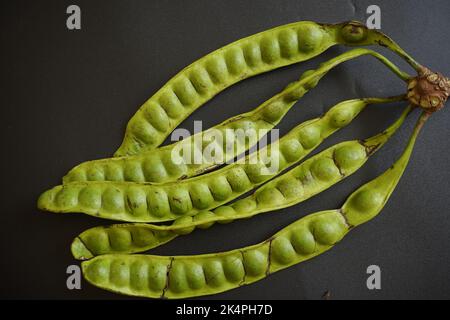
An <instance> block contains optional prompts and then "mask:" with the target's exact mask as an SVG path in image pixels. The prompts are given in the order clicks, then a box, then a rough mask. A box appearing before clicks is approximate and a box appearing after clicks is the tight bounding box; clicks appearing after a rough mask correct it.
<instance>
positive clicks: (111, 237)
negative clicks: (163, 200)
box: [72, 107, 411, 260]
mask: <svg viewBox="0 0 450 320" xmlns="http://www.w3.org/2000/svg"><path fill="white" fill-rule="evenodd" d="M410 110H411V107H408V108H407V109H406V110H405V111H404V112H403V114H402V115H401V117H400V118H399V119H398V120H397V121H396V122H395V123H393V124H392V125H391V126H390V127H389V128H388V129H386V130H385V131H384V132H382V133H380V134H378V135H375V136H373V137H371V138H369V139H366V140H362V141H361V140H353V141H346V142H342V143H339V144H337V145H335V146H332V147H330V148H328V149H326V150H324V151H322V152H320V153H319V154H317V155H315V156H314V157H311V158H310V159H308V160H306V161H304V162H303V163H301V164H300V165H298V166H297V167H295V168H293V169H291V170H289V171H287V172H286V173H284V174H282V175H280V176H278V177H276V178H275V179H273V180H272V181H270V182H268V183H266V184H265V185H263V186H261V187H260V188H258V189H257V190H256V191H255V192H253V194H251V195H249V196H248V197H246V198H244V199H241V200H238V201H236V202H234V203H233V204H230V205H224V206H221V207H218V208H216V209H215V210H213V211H204V212H201V213H199V214H197V215H195V216H193V217H190V216H186V217H181V218H178V219H177V220H175V221H174V223H173V224H172V225H151V224H118V225H112V226H108V227H95V228H92V229H88V230H86V231H84V232H83V233H81V234H80V235H79V236H78V237H77V238H75V240H74V241H73V243H72V254H73V256H74V257H75V258H76V259H81V260H84V259H90V258H92V257H93V256H96V255H101V254H108V253H135V252H143V251H146V250H149V249H152V248H154V247H157V246H159V245H161V244H163V243H166V242H168V241H170V240H172V239H174V238H175V237H176V236H177V235H182V234H188V233H190V232H192V231H193V230H194V229H195V228H196V227H198V228H208V227H210V226H211V225H213V224H214V223H228V222H231V221H233V220H235V219H244V218H249V217H252V216H255V215H257V214H260V213H263V212H268V211H274V210H278V209H281V208H286V207H290V206H293V205H295V204H298V203H300V202H302V201H305V200H307V199H309V198H311V197H312V196H314V195H316V194H318V193H320V192H322V191H324V190H326V189H328V188H329V187H331V186H333V185H334V184H336V183H338V182H340V181H342V180H343V179H344V178H346V177H348V176H349V175H351V174H352V173H354V172H356V171H357V170H358V169H359V168H360V167H361V166H362V165H363V164H364V163H365V162H366V161H367V159H368V158H369V157H370V155H372V154H373V153H374V152H376V151H377V150H378V149H379V148H381V147H382V146H383V145H384V144H385V143H386V141H388V139H389V138H390V137H391V136H392V135H393V134H394V133H395V132H396V130H397V129H398V128H399V127H400V126H401V124H402V123H403V121H404V119H405V117H406V116H407V115H408V113H409V112H410ZM137 231H139V233H140V234H148V236H149V238H150V240H149V241H148V242H145V241H141V240H140V238H141V237H139V236H134V233H136V232H137ZM159 232H161V233H162V236H163V237H164V240H163V241H161V242H159V241H158V238H157V237H158V235H159ZM135 238H136V239H139V241H134V239H135ZM169 238H170V239H169Z"/></svg>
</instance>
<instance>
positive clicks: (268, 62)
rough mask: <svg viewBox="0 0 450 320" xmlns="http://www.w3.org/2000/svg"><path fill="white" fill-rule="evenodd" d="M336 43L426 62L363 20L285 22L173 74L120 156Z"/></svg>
mask: <svg viewBox="0 0 450 320" xmlns="http://www.w3.org/2000/svg"><path fill="white" fill-rule="evenodd" d="M336 44H343V45H349V46H366V45H381V46H383V47H387V48H389V49H391V50H392V51H394V52H395V53H397V54H398V55H399V56H400V57H402V58H404V59H405V60H406V61H407V62H408V63H410V64H411V65H412V66H413V67H414V68H415V69H416V70H419V67H420V65H419V64H418V63H417V62H415V61H414V59H413V58H412V57H410V56H409V55H408V54H407V53H406V52H404V51H403V50H402V49H401V48H400V47H399V46H398V45H397V44H396V43H395V42H394V41H393V40H392V39H390V38H389V37H387V36H386V35H384V34H383V33H381V32H380V31H378V30H374V29H368V28H367V27H366V26H364V25H363V24H361V23H359V22H344V23H339V24H320V23H315V22H310V21H300V22H295V23H291V24H287V25H283V26H279V27H277V28H274V29H270V30H267V31H264V32H261V33H258V34H254V35H251V36H249V37H246V38H243V39H241V40H238V41H236V42H233V43H231V44H229V45H227V46H224V47H222V48H220V49H218V50H216V51H214V52H212V53H209V54H207V55H206V56H204V57H203V58H201V59H199V60H197V61H195V62H194V63H192V64H191V65H189V66H188V67H186V68H185V69H183V70H182V71H180V72H179V73H178V74H177V75H175V76H174V77H173V78H171V79H170V80H169V81H168V82H167V83H166V84H165V85H164V86H163V87H162V88H161V89H159V90H158V91H157V92H156V93H155V94H154V95H153V96H152V97H151V98H149V99H148V100H147V101H146V102H145V103H144V104H143V105H142V106H141V107H140V108H139V110H138V111H137V112H136V114H135V115H134V116H133V117H132V118H131V120H130V121H129V123H128V125H127V128H126V131H125V137H124V140H123V142H122V144H121V146H120V147H119V149H118V150H117V151H116V153H115V156H125V155H133V154H137V153H139V152H142V151H145V150H151V149H154V148H155V147H157V146H159V145H160V144H161V143H162V142H163V141H164V140H165V138H166V137H167V136H168V135H169V134H170V132H172V130H173V129H174V128H176V127H177V126H178V124H180V123H181V122H182V121H183V120H184V119H186V118H187V117H188V116H189V115H190V114H191V113H192V112H193V111H194V110H196V109H197V108H199V107H200V106H201V105H203V104H204V103H205V102H207V101H208V100H210V99H211V98H212V97H213V96H215V95H216V94H218V93H219V92H221V91H222V90H224V89H225V88H227V87H229V86H231V85H233V84H235V83H237V82H239V81H241V80H243V79H246V78H249V77H252V76H254V75H257V74H260V73H264V72H267V71H270V70H274V69H277V68H280V67H283V66H287V65H290V64H293V63H297V62H301V61H305V60H308V59H311V58H313V57H315V56H317V55H319V54H320V53H322V52H324V51H325V50H326V49H328V48H329V47H331V46H334V45H336Z"/></svg>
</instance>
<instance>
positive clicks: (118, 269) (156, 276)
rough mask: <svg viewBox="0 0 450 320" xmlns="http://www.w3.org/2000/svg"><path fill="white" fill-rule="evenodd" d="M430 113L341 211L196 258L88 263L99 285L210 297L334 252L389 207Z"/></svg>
mask: <svg viewBox="0 0 450 320" xmlns="http://www.w3.org/2000/svg"><path fill="white" fill-rule="evenodd" d="M427 117H428V114H426V113H424V116H422V117H421V118H420V120H419V123H418V125H417V126H416V129H415V130H414V133H413V135H412V137H411V138H410V142H409V143H408V146H407V147H406V149H405V151H404V153H403V154H402V156H401V157H400V158H399V159H398V160H397V161H396V162H395V164H394V165H393V166H392V167H391V168H389V169H388V170H387V171H386V172H384V173H383V174H382V175H380V176H379V177H377V178H375V179H374V180H372V181H370V182H369V183H367V184H365V185H363V186H362V187H360V188H359V189H357V190H356V191H354V192H353V193H352V194H351V195H350V197H349V198H348V199H347V200H346V201H345V203H344V205H343V206H342V207H341V208H340V209H336V210H327V211H321V212H318V213H314V214H310V215H307V216H305V217H303V218H301V219H299V220H297V221H296V222H294V223H292V224H290V225H289V226H287V227H285V228H283V229H282V230H281V231H279V232H277V233H276V234H274V235H273V236H272V237H270V238H269V239H267V240H266V241H264V242H261V243H259V244H256V245H253V246H249V247H244V248H240V249H235V250H231V251H227V252H222V253H210V254H203V255H191V256H155V255H126V254H111V255H101V256H98V257H95V258H93V259H91V260H88V261H84V262H82V264H81V266H82V270H83V275H84V277H85V279H86V280H87V281H89V282H90V283H92V284H93V285H95V286H97V287H100V288H104V289H107V290H110V291H113V292H117V293H121V294H126V295H133V296H143V297H149V298H170V299H176V298H188V297H194V296H203V295H210V294H215V293H220V292H223V291H227V290H231V289H234V288H237V287H240V286H242V285H246V284H250V283H253V282H256V281H258V280H260V279H263V278H265V277H267V276H268V275H270V274H272V273H274V272H277V271H280V270H282V269H285V268H287V267H290V266H292V265H295V264H298V263H301V262H303V261H306V260H308V259H311V258H313V257H315V256H318V255H320V254H321V253H323V252H325V251H327V250H329V249H331V248H332V247H333V246H334V245H335V244H337V243H338V242H339V241H341V240H342V239H343V238H344V236H345V235H346V234H347V233H348V232H349V231H350V230H351V229H352V228H353V227H356V226H358V225H360V224H362V223H365V222H367V221H369V220H371V219H373V218H374V217H375V216H376V215H378V213H379V212H380V211H381V210H382V209H383V207H384V205H385V204H386V202H387V201H388V199H389V197H390V195H391V194H392V192H393V191H394V189H395V187H396V185H397V183H398V181H399V180H400V178H401V176H402V174H403V172H404V170H405V168H406V166H407V164H408V160H409V158H410V155H411V152H412V149H413V146H414V143H415V139H416V137H417V134H418V132H419V130H420V127H421V126H422V125H423V122H424V121H425V120H426V118H427Z"/></svg>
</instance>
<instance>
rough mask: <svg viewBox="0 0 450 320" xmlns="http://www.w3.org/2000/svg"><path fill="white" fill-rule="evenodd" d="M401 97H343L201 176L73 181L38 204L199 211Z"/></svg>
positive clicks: (137, 217) (169, 213)
mask: <svg viewBox="0 0 450 320" xmlns="http://www.w3.org/2000/svg"><path fill="white" fill-rule="evenodd" d="M402 98H403V97H401V96H400V97H393V98H387V99H382V98H367V99H356V100H349V101H344V102H342V103H340V104H338V105H336V106H334V107H333V108H331V109H330V110H329V111H328V112H327V113H326V114H325V115H324V116H323V117H320V118H316V119H312V120H309V121H306V122H305V123H302V124H300V125H299V126H297V127H295V128H294V129H292V130H291V131H290V132H289V133H288V134H286V135H285V136H283V137H282V138H281V139H279V140H278V141H276V142H274V143H272V144H270V145H268V146H266V147H264V148H261V149H260V150H258V151H257V152H255V153H252V154H250V155H248V156H246V157H245V158H243V160H242V159H241V160H239V161H237V162H235V163H233V164H230V165H227V166H225V167H223V168H222V169H220V170H217V171H213V172H210V173H208V174H205V175H202V176H198V177H194V178H191V179H186V180H182V181H179V182H176V183H165V184H136V183H127V182H97V181H89V182H73V183H69V184H65V185H62V186H57V187H55V188H53V189H51V190H49V191H47V192H45V193H44V194H43V195H42V196H41V197H40V199H39V201H38V205H39V207H40V208H41V209H45V210H48V211H54V212H84V213H87V214H90V215H95V216H98V217H101V218H107V219H114V220H124V221H130V222H155V221H168V220H174V219H177V218H179V217H180V216H189V215H195V214H196V213H199V212H200V211H203V210H208V209H212V208H215V207H218V206H219V205H221V204H224V203H227V202H229V201H231V200H233V199H235V198H236V197H238V196H239V195H241V194H243V193H245V192H247V191H249V190H251V189H253V188H254V187H255V186H257V185H259V184H262V183H263V182H265V181H267V180H269V179H270V178H272V177H273V176H275V175H276V174H278V173H279V172H281V171H282V170H283V169H285V168H287V167H288V166H291V165H293V164H295V163H297V162H299V161H300V160H301V159H303V158H304V157H305V156H306V155H307V154H309V153H310V152H311V151H313V150H314V149H315V148H316V147H317V146H319V145H320V143H321V142H322V141H323V140H324V139H325V138H327V137H328V136H329V135H331V134H332V133H334V132H336V131H337V130H339V129H340V128H342V127H344V126H345V125H347V124H348V123H350V122H351V121H352V120H353V118H354V117H356V116H357V115H358V114H359V113H360V111H361V110H362V109H363V108H364V107H365V106H366V105H367V104H369V103H380V102H388V101H397V100H399V99H402Z"/></svg>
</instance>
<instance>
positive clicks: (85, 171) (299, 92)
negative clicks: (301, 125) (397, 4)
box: [63, 49, 409, 183]
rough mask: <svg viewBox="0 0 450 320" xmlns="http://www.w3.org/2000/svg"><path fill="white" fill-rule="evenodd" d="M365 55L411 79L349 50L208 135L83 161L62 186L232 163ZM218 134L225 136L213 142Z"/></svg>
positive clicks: (149, 178) (187, 173)
mask: <svg viewBox="0 0 450 320" xmlns="http://www.w3.org/2000/svg"><path fill="white" fill-rule="evenodd" d="M367 54H368V55H372V56H374V57H375V58H377V59H379V60H381V61H382V62H383V63H385V64H386V65H387V66H388V68H390V69H391V70H392V71H393V72H394V73H395V74H397V75H398V76H399V77H400V78H402V79H403V80H405V81H408V80H409V76H408V75H406V74H405V73H403V72H402V71H400V70H399V69H398V68H397V67H396V66H395V65H393V64H392V63H390V62H389V60H386V59H385V58H384V57H383V56H381V55H379V54H377V53H375V52H373V51H370V50H367V49H356V50H350V51H348V52H345V53H343V54H341V55H339V56H337V57H335V58H333V59H330V60H329V61H327V62H326V63H323V64H322V65H321V66H320V67H319V68H317V69H316V70H310V71H307V72H305V74H304V75H303V76H302V77H301V79H300V80H299V81H296V82H294V83H291V84H290V85H289V86H288V87H287V88H286V89H284V90H283V91H282V92H280V93H279V94H277V95H275V96H274V97H272V98H270V99H269V100H267V101H266V102H264V103H263V104H261V105H260V106H259V107H258V108H256V109H254V110H253V111H251V112H247V113H244V114H241V115H238V116H235V117H233V118H231V119H228V120H226V121H225V122H223V123H221V124H219V125H217V126H215V127H213V128H211V129H208V130H206V131H204V132H201V133H198V134H196V135H193V136H191V137H189V138H187V139H184V140H182V141H179V142H176V143H173V144H171V145H168V146H164V147H161V148H157V149H155V150H151V151H147V152H141V153H140V154H138V155H134V156H128V157H116V158H109V159H100V160H94V161H88V162H85V163H82V164H80V165H78V166H77V167H75V168H74V169H72V170H71V171H70V172H69V173H68V174H67V175H66V176H65V177H64V178H63V183H69V182H74V181H130V182H138V183H142V182H157V183H164V182H170V181H175V180H178V179H182V178H186V177H191V176H195V175H198V174H200V173H203V172H205V171H207V170H209V169H211V168H212V167H214V166H215V165H217V164H220V163H224V162H227V163H228V161H230V160H232V159H233V158H234V157H235V156H237V155H239V154H241V153H243V152H245V151H246V150H248V149H249V148H250V147H252V146H253V145H255V144H256V142H257V141H258V140H259V139H258V137H261V135H260V134H258V132H261V131H262V132H267V131H269V130H271V129H272V128H273V127H274V126H275V125H276V124H277V123H279V122H280V121H281V119H282V118H283V117H284V116H285V114H286V113H287V112H288V111H289V109H290V108H291V107H292V106H293V105H294V104H295V103H296V101H298V99H300V98H301V97H302V96H303V95H304V94H305V93H306V92H308V90H310V89H311V88H313V87H314V86H315V85H316V84H317V83H318V81H319V80H320V79H321V78H322V77H323V76H324V75H325V74H326V73H327V72H328V71H330V70H331V69H333V68H334V67H336V66H337V65H339V64H341V63H343V62H345V61H348V60H350V59H354V58H357V57H360V56H362V55H367ZM239 129H240V130H239ZM242 130H244V131H245V132H244V135H245V133H248V137H251V136H252V133H254V134H253V137H254V138H250V139H239V138H238V137H236V136H235V135H236V134H242ZM227 132H232V133H233V134H232V136H231V141H232V143H233V144H231V146H232V147H231V148H230V149H229V150H228V145H227V143H226V141H225V140H228V139H225V138H226V137H227V136H229V135H227ZM216 133H217V134H216ZM217 136H219V137H224V138H222V139H217V140H212V141H210V140H211V139H212V138H214V137H217ZM185 150H189V151H187V152H186V153H187V154H183V151H185ZM194 152H195V153H196V154H197V155H199V156H198V160H197V161H193V160H194V159H195V157H194ZM212 152H214V156H211V154H212ZM186 155H187V157H186ZM219 155H221V156H219ZM216 156H219V157H216ZM217 160H219V161H217Z"/></svg>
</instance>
